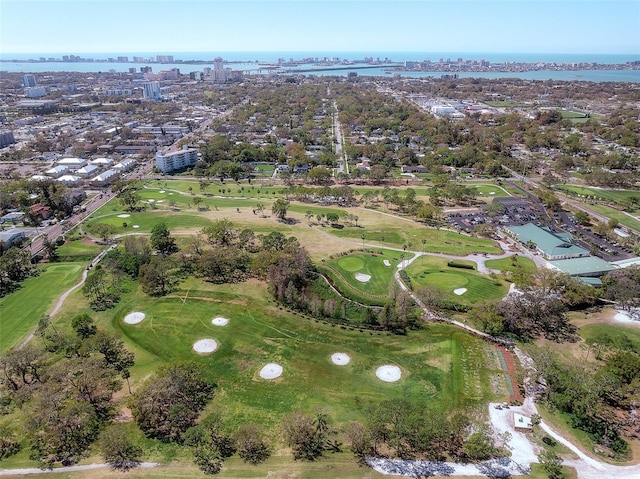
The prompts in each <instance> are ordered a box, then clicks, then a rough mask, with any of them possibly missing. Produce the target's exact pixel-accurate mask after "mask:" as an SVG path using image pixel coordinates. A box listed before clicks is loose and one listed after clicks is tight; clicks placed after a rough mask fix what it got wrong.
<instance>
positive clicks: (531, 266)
mask: <svg viewBox="0 0 640 479" xmlns="http://www.w3.org/2000/svg"><path fill="white" fill-rule="evenodd" d="M514 262H515V264H516V265H518V266H520V267H521V268H522V269H523V270H524V271H530V272H534V271H537V270H538V267H537V266H536V264H535V263H534V262H533V260H531V259H529V258H525V257H524V256H511V257H509V258H500V259H489V260H487V261H485V263H484V264H485V266H486V267H487V268H490V269H497V270H499V271H503V272H504V271H511V272H513V271H515V269H516V268H515V266H514Z"/></svg>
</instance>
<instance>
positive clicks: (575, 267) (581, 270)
mask: <svg viewBox="0 0 640 479" xmlns="http://www.w3.org/2000/svg"><path fill="white" fill-rule="evenodd" d="M549 263H550V264H551V265H552V266H554V267H556V268H558V269H559V270H560V271H562V272H563V273H567V274H569V275H571V276H581V275H585V274H604V273H606V272H607V271H611V270H614V269H616V267H615V266H613V265H612V264H610V263H607V262H606V261H605V260H603V259H600V258H598V257H597V256H587V257H586V258H571V259H561V260H558V261H550V262H549Z"/></svg>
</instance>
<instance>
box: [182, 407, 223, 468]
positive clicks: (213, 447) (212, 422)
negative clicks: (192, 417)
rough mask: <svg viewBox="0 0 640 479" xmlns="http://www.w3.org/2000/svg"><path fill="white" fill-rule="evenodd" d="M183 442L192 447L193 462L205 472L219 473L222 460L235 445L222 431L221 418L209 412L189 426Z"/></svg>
mask: <svg viewBox="0 0 640 479" xmlns="http://www.w3.org/2000/svg"><path fill="white" fill-rule="evenodd" d="M185 444H187V445H188V446H191V447H192V449H193V455H194V456H195V463H196V465H197V466H198V467H199V468H200V470H201V471H202V472H204V473H205V474H217V473H219V472H220V471H221V470H222V462H223V461H224V460H225V459H226V458H228V457H231V456H232V455H233V454H234V453H235V445H234V443H233V441H232V440H231V438H230V437H229V436H228V435H226V434H225V433H224V432H223V424H222V419H221V418H220V416H218V415H217V414H210V415H209V416H207V417H205V418H204V419H203V420H202V421H201V422H200V424H198V425H197V426H193V427H191V428H190V429H189V430H188V431H187V433H186V435H185Z"/></svg>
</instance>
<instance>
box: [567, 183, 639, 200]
mask: <svg viewBox="0 0 640 479" xmlns="http://www.w3.org/2000/svg"><path fill="white" fill-rule="evenodd" d="M558 189H559V190H561V191H572V192H574V193H577V194H579V195H587V196H595V197H596V198H600V199H603V200H609V201H613V202H614V203H618V202H619V201H620V200H622V199H624V198H640V192H638V191H635V190H607V189H600V188H589V187H585V186H573V185H560V186H558Z"/></svg>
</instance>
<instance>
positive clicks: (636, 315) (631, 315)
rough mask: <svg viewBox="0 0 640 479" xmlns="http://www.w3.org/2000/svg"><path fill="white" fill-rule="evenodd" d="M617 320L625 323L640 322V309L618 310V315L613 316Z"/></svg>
mask: <svg viewBox="0 0 640 479" xmlns="http://www.w3.org/2000/svg"><path fill="white" fill-rule="evenodd" d="M613 319H614V320H615V321H621V322H623V323H628V322H631V321H633V322H636V323H637V322H640V309H636V310H633V309H632V310H631V311H617V312H616V315H615V316H614V317H613Z"/></svg>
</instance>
